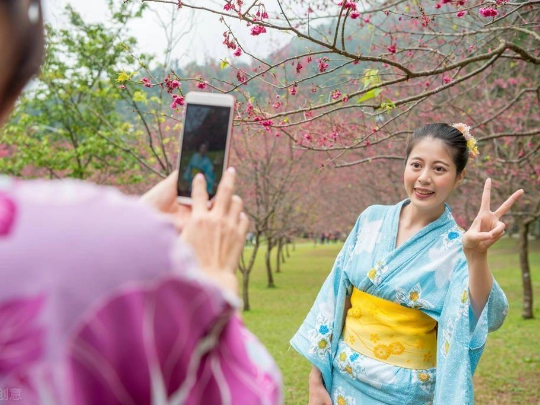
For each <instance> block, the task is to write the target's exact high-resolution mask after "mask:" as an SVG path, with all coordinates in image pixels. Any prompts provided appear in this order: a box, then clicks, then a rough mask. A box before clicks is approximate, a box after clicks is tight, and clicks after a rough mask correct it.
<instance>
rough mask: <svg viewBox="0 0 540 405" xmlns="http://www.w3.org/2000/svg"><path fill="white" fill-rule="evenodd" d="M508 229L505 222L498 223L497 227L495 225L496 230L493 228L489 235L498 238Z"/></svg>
mask: <svg viewBox="0 0 540 405" xmlns="http://www.w3.org/2000/svg"><path fill="white" fill-rule="evenodd" d="M505 228H506V225H505V224H504V222H501V221H499V222H497V225H495V228H493V229H492V230H491V231H490V232H489V233H490V234H491V237H492V238H495V237H497V236H498V235H501V234H502V233H503V232H504V229H505Z"/></svg>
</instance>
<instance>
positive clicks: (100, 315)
mask: <svg viewBox="0 0 540 405" xmlns="http://www.w3.org/2000/svg"><path fill="white" fill-rule="evenodd" d="M238 305H239V302H238V299H237V298H236V297H230V296H226V295H225V294H224V293H223V291H222V290H221V289H220V288H218V287H217V286H216V285H214V284H213V283H212V281H211V280H209V279H206V278H205V275H204V274H202V273H200V272H199V271H198V270H197V266H196V263H195V262H194V259H193V257H192V256H191V254H190V252H189V249H188V248H187V247H186V246H184V245H181V244H180V242H179V241H178V237H177V235H176V232H175V230H174V228H173V227H172V225H171V224H170V223H169V222H168V221H167V220H166V219H165V218H163V217H161V216H159V214H156V213H154V212H153V211H152V210H151V209H149V208H148V207H146V206H144V205H142V204H141V203H139V202H138V201H136V200H133V199H131V198H128V197H125V196H123V195H121V194H120V193H118V192H117V191H115V190H112V189H106V188H100V187H96V186H92V185H88V184H84V183H80V182H76V181H72V180H64V181H61V182H44V181H29V182H22V181H14V180H12V179H9V178H5V177H0V403H2V404H4V403H5V404H32V405H37V404H55V405H90V404H92V405H95V404H100V405H113V404H122V405H124V404H126V405H127V404H130V405H131V404H152V405H158V404H159V405H162V404H163V405H165V404H171V405H172V404H190V405H192V404H246V405H248V404H280V403H282V393H281V377H280V373H279V370H278V369H277V367H276V365H275V363H274V361H273V360H272V358H271V357H270V356H269V354H268V353H267V352H266V350H265V349H264V347H263V346H262V345H261V344H260V342H259V341H258V340H257V339H256V338H255V337H254V336H253V335H252V334H251V333H250V332H249V331H248V330H247V329H246V328H245V327H244V326H243V324H242V322H241V321H240V319H239V318H238V316H237V315H236V313H237V311H238Z"/></svg>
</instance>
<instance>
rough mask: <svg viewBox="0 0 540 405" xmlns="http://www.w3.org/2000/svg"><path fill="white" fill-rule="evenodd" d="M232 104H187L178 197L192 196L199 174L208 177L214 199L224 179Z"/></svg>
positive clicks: (208, 190) (211, 195) (207, 186)
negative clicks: (228, 105) (193, 184)
mask: <svg viewBox="0 0 540 405" xmlns="http://www.w3.org/2000/svg"><path fill="white" fill-rule="evenodd" d="M230 114H231V108H230V107H222V106H209V105H201V104H187V106H186V115H185V119H184V132H183V137H182V145H181V156H180V163H179V173H178V196H180V197H190V196H191V183H192V181H193V178H194V177H195V175H196V174H197V173H202V174H203V175H204V177H205V179H206V190H207V192H208V195H209V196H210V198H212V197H213V196H214V195H215V194H216V189H217V185H218V184H219V182H220V180H221V175H222V173H223V166H224V165H225V164H226V162H225V148H226V146H227V130H228V125H229V118H230Z"/></svg>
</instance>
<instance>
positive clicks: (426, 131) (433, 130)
mask: <svg viewBox="0 0 540 405" xmlns="http://www.w3.org/2000/svg"><path fill="white" fill-rule="evenodd" d="M424 138H433V139H440V140H441V141H443V142H444V144H445V145H446V146H447V147H448V148H449V149H450V152H451V155H452V159H453V160H454V164H455V165H456V169H457V174H461V172H462V171H463V169H465V166H467V161H468V160H469V149H468V148H467V141H466V140H465V137H464V136H463V134H462V133H461V131H460V130H459V129H456V128H454V127H453V126H451V125H448V124H444V123H436V124H427V125H424V126H423V127H420V128H418V129H417V130H416V131H414V133H413V134H412V136H411V137H410V139H409V143H408V144H407V150H406V155H407V157H406V159H405V161H407V160H408V159H409V155H410V154H411V151H412V149H413V148H414V147H415V146H416V144H417V143H418V142H420V141H421V140H422V139H424Z"/></svg>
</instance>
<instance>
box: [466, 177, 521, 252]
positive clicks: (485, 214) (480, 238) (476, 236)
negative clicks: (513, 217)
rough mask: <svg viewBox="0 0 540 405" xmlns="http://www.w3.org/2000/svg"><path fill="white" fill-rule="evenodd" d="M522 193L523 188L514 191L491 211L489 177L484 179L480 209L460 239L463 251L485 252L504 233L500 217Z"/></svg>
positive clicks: (504, 226)
mask: <svg viewBox="0 0 540 405" xmlns="http://www.w3.org/2000/svg"><path fill="white" fill-rule="evenodd" d="M523 193H524V191H523V190H518V191H516V192H515V193H514V194H512V195H511V196H510V197H509V198H508V199H507V200H506V201H505V202H504V203H503V204H502V205H501V206H500V207H499V208H498V209H497V210H496V211H495V212H491V209H490V201H491V179H487V180H486V183H485V185H484V192H483V193H482V204H481V205H480V211H479V212H478V215H477V216H476V218H475V219H474V221H473V223H472V225H471V227H470V228H469V230H468V231H467V232H465V234H464V235H463V237H462V239H461V241H462V244H463V249H464V250H465V252H467V251H469V252H471V253H485V252H487V250H488V249H489V248H490V247H491V245H493V244H494V243H495V242H497V241H498V240H499V239H500V238H501V237H502V236H503V235H504V230H505V228H506V225H505V223H504V222H502V221H501V220H500V218H501V217H502V216H503V215H504V214H506V213H507V212H508V210H510V208H511V207H512V205H514V203H515V202H517V201H518V200H519V199H520V198H521V196H522V195H523Z"/></svg>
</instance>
